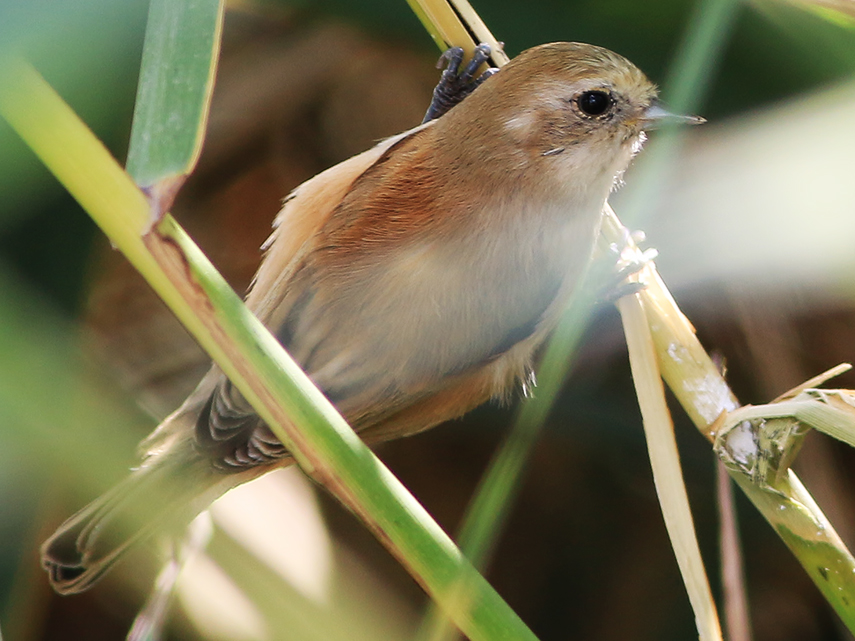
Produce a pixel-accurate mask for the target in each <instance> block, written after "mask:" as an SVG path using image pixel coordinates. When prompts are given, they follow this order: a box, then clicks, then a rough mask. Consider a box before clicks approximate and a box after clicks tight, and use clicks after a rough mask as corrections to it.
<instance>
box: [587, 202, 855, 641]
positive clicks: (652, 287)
mask: <svg viewBox="0 0 855 641" xmlns="http://www.w3.org/2000/svg"><path fill="white" fill-rule="evenodd" d="M603 234H604V235H605V237H606V239H607V240H608V241H609V242H611V243H615V244H617V245H619V246H623V245H624V244H626V242H627V237H628V235H627V233H626V229H625V228H624V227H623V225H621V223H620V221H619V220H618V219H617V216H615V214H614V212H613V211H611V209H610V208H607V211H606V219H605V221H604V225H603ZM644 285H645V287H644V289H643V290H642V291H641V292H640V293H639V294H638V295H639V296H640V298H641V300H642V301H643V307H644V312H645V315H646V317H647V324H648V326H649V328H650V332H651V335H652V337H653V343H654V345H655V349H656V356H657V358H658V360H659V369H660V371H661V373H662V378H663V379H664V380H665V382H666V384H667V385H668V387H669V388H670V389H671V391H672V392H673V393H674V396H676V398H677V400H678V401H679V403H680V405H682V406H683V409H684V410H685V411H686V413H687V414H688V415H689V418H690V419H691V420H692V422H693V423H694V424H695V426H696V427H697V428H698V430H699V431H700V432H701V434H703V435H704V436H705V437H706V438H707V439H709V440H710V441H712V440H714V438H715V433H714V429H715V428H714V423H715V421H716V419H717V418H718V417H719V416H720V415H721V414H722V413H723V412H730V411H733V410H735V409H736V408H737V407H739V403H738V401H737V400H736V397H735V396H734V395H733V392H731V390H730V388H729V387H728V385H727V383H726V382H725V380H724V379H723V378H722V376H721V374H720V372H719V370H718V368H717V367H716V365H715V363H713V361H712V359H711V358H710V357H709V355H708V354H707V353H706V351H705V350H704V348H703V347H702V346H701V344H700V342H699V341H698V338H697V336H696V335H695V330H694V327H692V325H691V323H690V322H689V320H688V319H687V318H686V317H685V316H684V315H683V313H682V312H681V311H680V309H679V308H678V307H677V305H676V303H675V302H674V299H673V298H672V296H671V294H670V293H669V292H668V289H667V288H666V287H665V284H664V283H663V282H662V279H661V278H660V277H659V274H658V273H657V272H656V270H655V269H652V268H651V269H650V270H646V273H645V279H644ZM728 471H729V473H730V475H731V477H732V478H733V479H734V481H736V483H737V485H739V487H740V488H741V489H742V491H743V492H745V494H746V496H748V498H749V499H750V500H751V502H752V503H753V504H754V506H755V507H756V508H757V509H758V510H759V511H760V513H761V514H762V515H763V516H764V517H765V518H766V520H767V521H769V523H770V524H771V525H772V527H773V528H774V529H775V531H776V532H777V533H778V535H779V536H780V537H781V539H783V541H784V543H786V545H787V547H788V548H789V549H790V551H791V552H792V553H793V555H794V556H795V557H796V558H797V559H798V561H799V563H801V564H802V567H803V568H804V569H805V571H806V572H807V573H808V575H809V576H810V577H811V579H812V580H813V581H814V583H816V585H817V587H818V588H819V589H820V591H821V592H822V594H823V596H824V597H825V599H826V600H827V601H828V602H829V603H830V604H831V605H832V607H834V609H835V610H836V611H837V613H838V615H839V616H840V617H841V619H842V620H843V622H844V623H845V624H846V625H847V627H848V628H849V630H850V631H855V609H853V608H852V603H855V559H853V557H852V554H851V553H850V552H849V550H848V549H847V548H846V546H845V545H844V544H843V542H842V541H841V540H840V537H839V536H838V535H837V533H836V532H835V531H834V528H833V527H832V526H831V524H830V523H829V522H828V519H827V518H826V517H825V515H824V514H823V513H822V510H820V509H819V506H817V504H816V503H815V502H814V500H813V498H812V497H811V495H810V494H809V493H808V491H807V490H806V489H805V488H804V486H803V485H802V484H801V482H800V481H799V479H798V477H797V476H796V475H795V473H794V472H793V471H792V470H787V472H786V474H784V475H783V478H782V479H781V480H780V482H778V483H777V484H776V486H775V488H774V489H773V488H770V487H765V486H763V485H761V484H758V483H755V482H753V481H752V479H751V478H750V476H748V475H747V474H743V473H740V472H739V471H736V470H734V469H728Z"/></svg>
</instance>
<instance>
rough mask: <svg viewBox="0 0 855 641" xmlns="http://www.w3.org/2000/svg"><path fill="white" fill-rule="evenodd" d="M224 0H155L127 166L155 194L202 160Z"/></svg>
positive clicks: (138, 181) (166, 190) (150, 12)
mask: <svg viewBox="0 0 855 641" xmlns="http://www.w3.org/2000/svg"><path fill="white" fill-rule="evenodd" d="M223 4H224V3H223V0H151V6H150V8H149V15H148V26H147V27H146V34H145V44H144V47H143V56H142V67H141V69H140V79H139V86H138V88H137V101H136V107H135V111H134V122H133V127H132V129H131V144H130V149H129V151H128V162H127V169H128V173H129V174H130V175H131V176H132V177H133V179H134V181H135V182H136V183H137V184H138V185H140V186H141V187H146V188H149V189H151V190H152V191H153V192H155V193H163V192H167V193H169V192H171V191H172V189H171V187H170V186H171V185H174V184H175V183H178V184H179V185H180V183H181V182H183V179H184V177H185V176H186V175H187V174H189V173H190V172H191V171H192V170H193V167H194V166H195V164H196V161H197V160H198V158H199V152H200V151H201V148H202V140H203V138H204V133H205V125H206V123H207V119H208V106H209V104H210V101H211V92H212V90H213V86H214V72H215V69H216V65H217V57H218V55H219V50H220V33H221V30H222V22H223ZM173 195H174V194H173Z"/></svg>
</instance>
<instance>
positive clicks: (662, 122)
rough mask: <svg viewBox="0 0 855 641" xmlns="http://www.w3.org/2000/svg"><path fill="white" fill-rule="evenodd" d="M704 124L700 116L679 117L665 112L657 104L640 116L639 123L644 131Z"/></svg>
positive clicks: (704, 120)
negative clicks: (672, 126)
mask: <svg viewBox="0 0 855 641" xmlns="http://www.w3.org/2000/svg"><path fill="white" fill-rule="evenodd" d="M705 122H706V119H705V118H701V117H700V116H681V115H678V114H672V113H671V112H670V111H666V110H665V109H663V108H662V106H661V105H659V103H656V102H654V103H653V104H652V105H650V106H649V107H648V108H647V109H646V110H645V111H644V114H642V116H641V123H642V124H643V125H644V128H645V129H659V128H660V127H667V126H670V125H702V124H704V123H705Z"/></svg>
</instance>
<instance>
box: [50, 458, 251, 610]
mask: <svg viewBox="0 0 855 641" xmlns="http://www.w3.org/2000/svg"><path fill="white" fill-rule="evenodd" d="M240 476H241V475H224V474H222V473H220V472H217V471H216V470H215V469H214V468H213V467H212V466H211V465H210V463H209V462H208V461H207V460H205V459H204V458H203V457H202V456H200V455H198V454H197V453H196V452H195V451H193V447H192V445H191V444H190V443H189V442H187V443H182V444H181V445H180V446H179V447H177V448H174V449H172V451H169V452H168V453H164V454H161V455H158V456H154V457H152V458H150V459H149V460H148V461H146V463H145V464H144V465H143V466H142V467H140V468H139V469H136V470H134V471H133V472H132V473H131V474H130V475H129V476H128V477H127V478H125V479H124V480H123V481H122V482H121V483H119V484H118V485H117V486H116V487H114V488H113V489H111V490H110V491H108V492H107V493H106V494H104V495H103V496H101V497H100V498H98V499H96V500H95V501H94V502H93V503H91V504H90V505H88V506H87V507H85V508H83V509H82V510H81V511H80V512H78V513H77V514H75V515H74V516H72V517H71V518H69V519H68V520H67V521H66V522H65V523H63V524H62V525H61V526H60V527H59V529H58V530H57V531H56V532H55V533H54V535H53V536H51V537H50V538H49V539H48V540H47V541H45V543H44V544H43V545H42V550H41V552H42V565H43V566H44V567H45V569H46V570H47V571H48V573H49V574H50V580H51V583H52V584H53V587H54V588H55V589H56V590H57V592H59V593H61V594H73V593H76V592H82V591H83V590H86V589H87V588H89V587H90V586H91V585H92V584H93V583H94V582H95V581H96V580H97V579H99V578H100V577H101V575H102V574H103V573H104V572H106V571H107V570H108V569H110V567H111V566H112V565H113V564H114V563H115V562H116V561H117V560H118V559H119V558H120V557H121V555H122V554H123V553H124V552H125V551H126V550H127V549H128V548H129V547H130V546H131V545H133V544H134V543H136V542H139V541H141V540H143V539H146V538H148V537H150V536H151V535H152V534H154V533H155V532H156V531H159V530H167V531H168V530H169V529H170V528H182V527H183V526H186V525H187V524H188V523H189V522H190V521H191V520H192V519H193V518H194V517H195V516H196V515H197V514H198V513H199V512H201V511H202V510H204V509H205V508H206V507H207V506H208V505H209V504H210V503H211V502H212V501H213V500H214V499H216V498H217V497H218V496H220V495H221V494H223V493H224V492H226V491H227V490H228V489H230V488H231V487H234V486H235V485H238V484H239V483H241V482H243V481H245V480H248V479H247V478H240Z"/></svg>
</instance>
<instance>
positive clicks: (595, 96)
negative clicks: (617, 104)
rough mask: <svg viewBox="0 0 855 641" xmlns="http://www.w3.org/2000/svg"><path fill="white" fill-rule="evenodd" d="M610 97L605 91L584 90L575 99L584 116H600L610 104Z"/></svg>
mask: <svg viewBox="0 0 855 641" xmlns="http://www.w3.org/2000/svg"><path fill="white" fill-rule="evenodd" d="M612 102H613V101H612V97H611V96H610V95H609V94H608V93H607V92H605V91H584V92H582V93H581V94H580V95H579V97H578V98H577V99H576V104H577V105H579V109H581V111H582V113H583V114H585V115H586V116H602V115H603V114H604V113H606V112H607V111H608V110H609V109H610V108H611V106H612Z"/></svg>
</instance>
